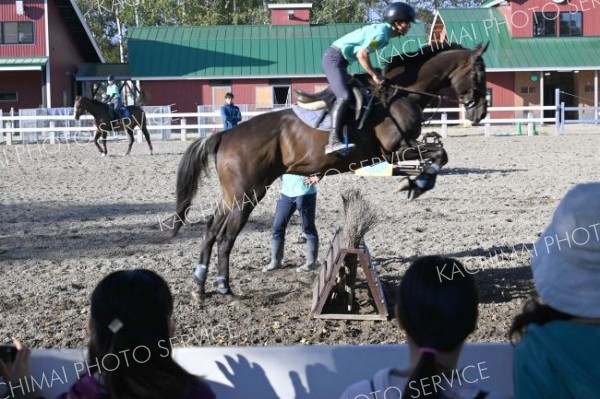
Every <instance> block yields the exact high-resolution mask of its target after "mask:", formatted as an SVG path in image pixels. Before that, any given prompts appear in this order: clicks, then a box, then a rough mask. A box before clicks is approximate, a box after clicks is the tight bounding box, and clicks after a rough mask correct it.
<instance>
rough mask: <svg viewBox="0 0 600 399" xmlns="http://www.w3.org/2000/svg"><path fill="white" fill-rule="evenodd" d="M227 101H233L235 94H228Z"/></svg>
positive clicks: (226, 95)
mask: <svg viewBox="0 0 600 399" xmlns="http://www.w3.org/2000/svg"><path fill="white" fill-rule="evenodd" d="M225 101H227V102H229V101H233V93H231V92H227V93H226V94H225Z"/></svg>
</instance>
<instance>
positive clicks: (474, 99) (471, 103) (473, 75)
mask: <svg viewBox="0 0 600 399" xmlns="http://www.w3.org/2000/svg"><path fill="white" fill-rule="evenodd" d="M476 65H477V60H476V59H473V61H472V62H471V70H470V72H469V78H470V81H471V88H470V89H469V91H470V92H471V93H470V94H471V95H470V96H469V97H470V98H469V100H467V101H462V100H460V99H459V100H455V99H454V98H452V97H448V96H445V95H441V94H433V93H429V92H427V91H419V90H412V89H409V88H407V87H404V86H400V85H396V84H392V83H386V82H384V84H383V85H382V86H381V89H380V90H383V91H388V89H393V90H394V92H393V93H392V95H391V96H389V97H388V98H390V99H391V98H393V97H394V96H396V95H397V94H398V93H400V92H404V93H409V94H419V95H422V96H427V97H431V98H432V99H437V106H436V109H437V108H439V107H440V105H441V103H442V101H443V100H446V101H449V102H452V103H455V104H461V105H462V106H464V107H465V109H467V110H468V109H471V108H475V107H476V106H477V103H478V101H479V98H478V96H476V94H479V95H481V96H485V95H487V92H486V91H484V90H482V89H480V88H478V87H477V69H476Z"/></svg>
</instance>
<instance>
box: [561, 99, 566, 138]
mask: <svg viewBox="0 0 600 399" xmlns="http://www.w3.org/2000/svg"><path fill="white" fill-rule="evenodd" d="M560 132H561V133H564V132H565V103H564V102H562V103H560Z"/></svg>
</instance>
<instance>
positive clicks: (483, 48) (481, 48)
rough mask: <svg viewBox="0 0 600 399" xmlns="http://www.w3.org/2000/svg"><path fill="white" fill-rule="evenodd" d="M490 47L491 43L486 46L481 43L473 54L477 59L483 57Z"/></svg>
mask: <svg viewBox="0 0 600 399" xmlns="http://www.w3.org/2000/svg"><path fill="white" fill-rule="evenodd" d="M489 45H490V42H487V43H486V44H485V45H483V43H479V44H478V45H477V47H475V52H474V53H473V55H474V56H475V58H479V57H481V56H482V55H483V53H485V51H486V50H487V49H488V47H489Z"/></svg>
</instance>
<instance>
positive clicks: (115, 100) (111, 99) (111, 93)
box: [106, 75, 123, 118]
mask: <svg viewBox="0 0 600 399" xmlns="http://www.w3.org/2000/svg"><path fill="white" fill-rule="evenodd" d="M106 79H107V80H108V86H107V87H106V95H107V96H108V99H107V102H108V106H109V107H112V109H113V111H115V115H117V117H118V118H120V117H121V113H120V111H119V110H120V109H121V107H122V106H123V102H122V101H121V91H120V90H119V86H118V85H117V83H115V78H114V77H113V76H112V75H108V77H107V78H106Z"/></svg>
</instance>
